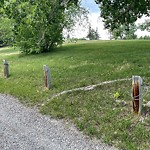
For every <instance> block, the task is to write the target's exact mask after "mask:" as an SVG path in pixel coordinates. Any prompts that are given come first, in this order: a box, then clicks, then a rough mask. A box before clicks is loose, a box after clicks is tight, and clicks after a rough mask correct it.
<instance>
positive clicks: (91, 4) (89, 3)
mask: <svg viewBox="0 0 150 150" xmlns="http://www.w3.org/2000/svg"><path fill="white" fill-rule="evenodd" d="M81 5H82V6H83V7H85V8H87V9H88V10H89V11H90V12H91V13H98V12H99V8H98V5H97V4H96V3H95V1H94V0H82V1H81Z"/></svg>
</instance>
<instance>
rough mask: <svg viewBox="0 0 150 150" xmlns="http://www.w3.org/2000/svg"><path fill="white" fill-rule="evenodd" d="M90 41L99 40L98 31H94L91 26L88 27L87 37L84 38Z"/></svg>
mask: <svg viewBox="0 0 150 150" xmlns="http://www.w3.org/2000/svg"><path fill="white" fill-rule="evenodd" d="M86 37H87V38H89V39H90V40H99V38H100V36H99V33H98V30H97V29H96V30H94V29H93V28H92V27H91V26H89V32H88V35H87V36H86Z"/></svg>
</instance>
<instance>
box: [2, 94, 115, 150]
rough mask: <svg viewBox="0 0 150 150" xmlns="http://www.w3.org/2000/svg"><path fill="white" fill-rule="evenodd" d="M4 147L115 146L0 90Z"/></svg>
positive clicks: (88, 149) (93, 149) (100, 149)
mask: <svg viewBox="0 0 150 150" xmlns="http://www.w3.org/2000/svg"><path fill="white" fill-rule="evenodd" d="M0 150H115V148H112V147H109V146H106V145H105V144H103V143H101V141H98V140H90V139H88V138H87V137H85V136H83V135H82V133H80V132H78V131H77V130H76V129H75V128H74V127H73V126H72V125H70V124H67V123H64V121H63V120H55V119H52V118H50V117H47V116H43V115H41V114H39V113H37V111H36V110H35V109H31V108H27V107H25V106H23V105H22V104H20V103H19V102H18V100H16V99H14V98H13V97H11V96H6V95H2V94H0Z"/></svg>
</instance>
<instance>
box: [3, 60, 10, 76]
mask: <svg viewBox="0 0 150 150" xmlns="http://www.w3.org/2000/svg"><path fill="white" fill-rule="evenodd" d="M3 65H4V78H5V79H7V78H8V76H9V64H8V62H7V61H6V60H3Z"/></svg>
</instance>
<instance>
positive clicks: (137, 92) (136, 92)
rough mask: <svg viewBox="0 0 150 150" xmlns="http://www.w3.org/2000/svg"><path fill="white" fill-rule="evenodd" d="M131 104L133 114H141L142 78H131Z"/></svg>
mask: <svg viewBox="0 0 150 150" xmlns="http://www.w3.org/2000/svg"><path fill="white" fill-rule="evenodd" d="M132 104H133V112H135V113H136V114H141V111H142V78H141V77H140V76H132Z"/></svg>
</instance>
